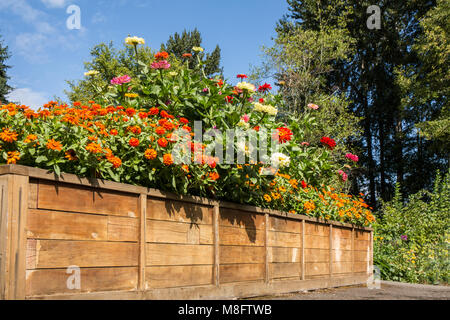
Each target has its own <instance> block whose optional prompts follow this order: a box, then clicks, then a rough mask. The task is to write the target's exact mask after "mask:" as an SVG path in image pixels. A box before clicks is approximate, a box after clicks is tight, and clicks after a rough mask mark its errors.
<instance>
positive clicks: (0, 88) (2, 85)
mask: <svg viewBox="0 0 450 320" xmlns="http://www.w3.org/2000/svg"><path fill="white" fill-rule="evenodd" d="M9 58H10V54H9V52H8V47H7V46H5V45H4V44H3V41H1V38H0V102H6V101H7V100H6V96H7V95H8V93H10V92H11V90H12V88H11V87H10V86H9V85H8V79H9V77H8V75H7V73H6V71H7V70H8V69H9V66H7V65H6V64H5V62H6V60H8V59H9Z"/></svg>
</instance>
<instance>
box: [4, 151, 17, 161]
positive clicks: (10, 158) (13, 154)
mask: <svg viewBox="0 0 450 320" xmlns="http://www.w3.org/2000/svg"><path fill="white" fill-rule="evenodd" d="M19 160H20V152H19V151H10V152H8V160H6V164H16V163H17V161H19Z"/></svg>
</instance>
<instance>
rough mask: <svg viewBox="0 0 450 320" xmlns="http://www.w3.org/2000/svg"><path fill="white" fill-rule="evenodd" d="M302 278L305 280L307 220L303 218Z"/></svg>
mask: <svg viewBox="0 0 450 320" xmlns="http://www.w3.org/2000/svg"><path fill="white" fill-rule="evenodd" d="M301 259H302V260H301V263H302V280H305V220H304V219H302V257H301Z"/></svg>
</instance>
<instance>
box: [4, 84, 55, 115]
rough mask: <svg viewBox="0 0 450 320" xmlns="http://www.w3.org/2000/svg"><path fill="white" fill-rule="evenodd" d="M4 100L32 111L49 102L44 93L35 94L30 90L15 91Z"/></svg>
mask: <svg viewBox="0 0 450 320" xmlns="http://www.w3.org/2000/svg"><path fill="white" fill-rule="evenodd" d="M6 98H7V99H8V100H9V101H12V102H16V103H20V104H24V105H26V106H29V107H31V108H33V109H34V110H37V109H39V108H41V107H42V106H43V105H44V104H46V103H47V102H49V100H51V99H49V98H48V97H47V95H46V94H45V93H44V92H36V91H33V90H32V89H30V88H20V89H15V90H13V92H11V93H10V94H9V95H8V96H7V97H6Z"/></svg>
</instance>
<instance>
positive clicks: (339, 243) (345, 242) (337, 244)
mask: <svg viewBox="0 0 450 320" xmlns="http://www.w3.org/2000/svg"><path fill="white" fill-rule="evenodd" d="M333 248H334V249H341V250H352V239H347V238H339V237H336V236H334V237H333Z"/></svg>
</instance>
